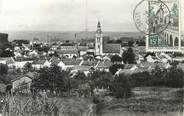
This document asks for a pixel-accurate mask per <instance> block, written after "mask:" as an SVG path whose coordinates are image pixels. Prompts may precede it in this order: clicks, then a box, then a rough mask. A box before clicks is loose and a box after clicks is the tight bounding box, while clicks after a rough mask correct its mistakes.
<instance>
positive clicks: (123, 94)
mask: <svg viewBox="0 0 184 116" xmlns="http://www.w3.org/2000/svg"><path fill="white" fill-rule="evenodd" d="M130 79H131V78H130V76H128V75H123V74H121V75H119V76H115V77H114V79H113V81H112V82H111V86H110V91H111V93H112V95H113V96H115V97H117V98H127V97H129V96H130V95H131V88H132V86H131V80H130Z"/></svg>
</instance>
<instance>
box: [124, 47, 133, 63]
mask: <svg viewBox="0 0 184 116" xmlns="http://www.w3.org/2000/svg"><path fill="white" fill-rule="evenodd" d="M135 56H136V55H135V53H134V51H133V49H132V48H131V47H129V48H128V50H127V51H125V52H123V54H122V59H123V62H124V63H125V64H127V63H128V64H136V60H135Z"/></svg>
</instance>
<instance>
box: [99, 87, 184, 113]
mask: <svg viewBox="0 0 184 116" xmlns="http://www.w3.org/2000/svg"><path fill="white" fill-rule="evenodd" d="M183 93H184V90H183V89H175V88H155V87H143V88H135V89H134V90H133V94H134V95H133V96H132V97H131V98H129V99H112V100H111V101H110V102H106V103H104V104H105V105H103V106H104V107H103V108H102V109H101V111H100V115H101V116H112V115H113V116H183V115H184V114H183V109H184V102H183V100H184V95H183Z"/></svg>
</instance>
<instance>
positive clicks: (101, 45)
mask: <svg viewBox="0 0 184 116" xmlns="http://www.w3.org/2000/svg"><path fill="white" fill-rule="evenodd" d="M115 54H118V55H119V54H121V44H116V43H106V42H105V40H103V33H102V29H101V24H100V22H99V21H98V24H97V30H96V37H95V55H96V56H104V55H115Z"/></svg>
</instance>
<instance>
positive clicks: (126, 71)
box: [116, 64, 138, 75]
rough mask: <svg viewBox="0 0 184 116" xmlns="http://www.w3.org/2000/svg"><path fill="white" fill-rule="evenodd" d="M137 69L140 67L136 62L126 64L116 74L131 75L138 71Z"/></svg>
mask: <svg viewBox="0 0 184 116" xmlns="http://www.w3.org/2000/svg"><path fill="white" fill-rule="evenodd" d="M136 69H138V67H137V66H136V65H135V64H127V65H125V67H124V68H123V69H119V70H118V71H117V72H116V75H120V74H127V75H131V74H133V73H136V71H135V70H136Z"/></svg>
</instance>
